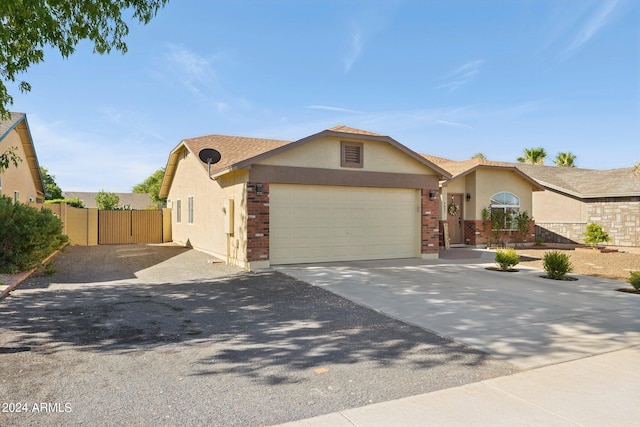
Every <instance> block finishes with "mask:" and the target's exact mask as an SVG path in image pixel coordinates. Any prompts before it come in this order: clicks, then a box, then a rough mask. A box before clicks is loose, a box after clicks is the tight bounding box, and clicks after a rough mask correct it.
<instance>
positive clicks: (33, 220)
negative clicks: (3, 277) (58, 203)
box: [0, 196, 68, 274]
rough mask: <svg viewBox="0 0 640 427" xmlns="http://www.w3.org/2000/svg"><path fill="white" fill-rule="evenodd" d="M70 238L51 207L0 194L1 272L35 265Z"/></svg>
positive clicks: (16, 270) (11, 272) (15, 270)
mask: <svg viewBox="0 0 640 427" xmlns="http://www.w3.org/2000/svg"><path fill="white" fill-rule="evenodd" d="M67 240H68V238H67V236H65V235H63V234H62V220H60V218H58V217H57V216H56V215H54V214H53V212H51V210H49V209H42V210H40V209H36V208H33V207H31V206H28V205H25V204H22V203H15V204H14V203H13V201H12V200H11V198H10V197H6V196H2V197H0V273H5V274H13V273H17V272H19V271H24V270H28V269H29V268H32V267H35V266H36V265H38V264H39V263H40V262H42V260H44V259H45V258H46V257H47V256H48V255H50V254H51V253H52V252H53V251H55V250H56V249H57V248H59V247H60V246H61V245H62V244H63V243H65V242H66V241H67Z"/></svg>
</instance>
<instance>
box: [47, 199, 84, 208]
mask: <svg viewBox="0 0 640 427" xmlns="http://www.w3.org/2000/svg"><path fill="white" fill-rule="evenodd" d="M60 203H66V204H67V205H69V206H72V207H74V208H84V202H83V201H82V200H80V198H79V197H72V198H70V199H53V200H45V201H44V204H45V205H59V204H60Z"/></svg>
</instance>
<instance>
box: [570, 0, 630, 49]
mask: <svg viewBox="0 0 640 427" xmlns="http://www.w3.org/2000/svg"><path fill="white" fill-rule="evenodd" d="M617 5H618V0H606V1H599V2H597V6H598V7H596V9H595V10H594V11H593V12H592V13H590V14H589V15H588V16H587V18H586V19H585V20H584V21H583V22H582V23H581V25H580V28H579V29H578V31H577V32H576V34H575V36H574V37H573V40H572V41H571V43H569V46H568V47H567V48H566V49H565V50H564V52H563V54H562V56H564V57H567V56H570V55H571V54H572V53H573V52H575V51H576V50H578V49H580V48H581V47H582V46H583V45H584V44H585V43H587V42H588V41H589V40H590V39H591V38H592V37H593V36H594V35H595V34H596V33H597V32H598V31H599V30H600V29H601V28H602V27H604V26H605V25H606V24H607V22H608V21H609V18H610V16H611V14H612V12H613V11H614V10H615V8H616V6H617Z"/></svg>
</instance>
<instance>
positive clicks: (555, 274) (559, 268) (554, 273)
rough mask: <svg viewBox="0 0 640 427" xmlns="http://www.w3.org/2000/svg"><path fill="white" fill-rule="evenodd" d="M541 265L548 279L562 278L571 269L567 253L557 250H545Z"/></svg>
mask: <svg viewBox="0 0 640 427" xmlns="http://www.w3.org/2000/svg"><path fill="white" fill-rule="evenodd" d="M542 266H543V267H544V271H546V272H547V277H548V278H549V279H555V280H563V279H564V278H565V275H566V274H567V273H569V272H570V271H571V270H573V265H571V261H570V259H569V255H567V254H564V253H562V252H559V251H550V252H545V254H544V258H543V263H542Z"/></svg>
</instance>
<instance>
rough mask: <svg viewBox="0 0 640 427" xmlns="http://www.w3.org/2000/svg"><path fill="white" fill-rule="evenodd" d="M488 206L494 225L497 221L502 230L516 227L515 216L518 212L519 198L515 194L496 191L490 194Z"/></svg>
mask: <svg viewBox="0 0 640 427" xmlns="http://www.w3.org/2000/svg"><path fill="white" fill-rule="evenodd" d="M489 206H490V208H491V219H492V223H493V224H494V227H495V224H496V222H498V223H500V224H502V229H504V230H514V229H515V228H516V221H515V217H516V216H517V215H518V214H519V213H520V199H519V198H518V197H517V196H516V195H515V194H512V193H509V192H506V191H503V192H500V193H496V194H494V195H493V196H491V201H490V203H489Z"/></svg>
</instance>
